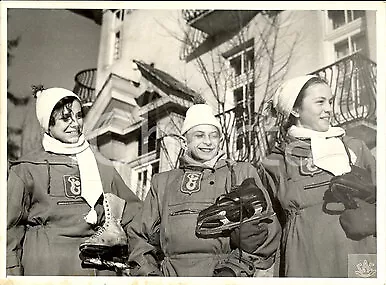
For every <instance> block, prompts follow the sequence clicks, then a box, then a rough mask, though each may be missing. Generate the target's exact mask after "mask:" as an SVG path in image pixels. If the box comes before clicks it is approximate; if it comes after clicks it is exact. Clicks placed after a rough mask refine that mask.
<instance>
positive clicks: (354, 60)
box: [217, 53, 377, 164]
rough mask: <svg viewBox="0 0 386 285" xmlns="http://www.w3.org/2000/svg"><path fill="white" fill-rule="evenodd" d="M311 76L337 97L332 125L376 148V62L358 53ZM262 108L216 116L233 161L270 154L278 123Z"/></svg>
mask: <svg viewBox="0 0 386 285" xmlns="http://www.w3.org/2000/svg"><path fill="white" fill-rule="evenodd" d="M312 74H316V75H318V76H320V77H322V78H325V79H327V81H328V82H329V84H330V86H331V88H332V91H333V94H334V95H335V100H334V104H333V119H332V125H334V126H341V127H343V128H345V129H346V133H347V135H349V136H352V137H357V138H360V139H362V140H363V141H364V142H365V143H366V144H367V145H368V147H369V148H370V149H372V148H374V147H375V145H376V140H375V134H376V120H377V117H376V103H377V102H376V63H374V62H373V61H371V60H370V59H368V58H366V57H365V56H363V55H361V54H360V53H356V54H352V55H350V56H348V57H345V58H343V59H341V60H339V61H337V62H335V63H334V64H331V65H329V66H326V67H323V68H321V69H319V70H317V71H315V72H313V73H312ZM261 108H262V106H260V109H259V111H258V112H257V113H253V114H251V115H248V112H240V110H238V107H236V108H233V109H231V110H229V111H226V112H224V113H221V114H219V115H217V117H218V118H219V119H220V121H221V122H222V125H226V128H225V137H226V138H227V140H228V141H227V142H225V143H226V144H227V146H228V147H225V148H224V149H225V150H226V152H227V153H228V154H229V155H230V157H231V158H232V159H234V160H237V161H249V162H251V163H253V164H257V163H258V161H259V160H260V159H261V158H263V157H265V156H266V155H267V154H268V153H269V152H270V148H271V146H272V145H271V143H272V142H273V140H272V139H273V138H274V137H275V135H276V131H275V130H276V129H277V128H272V126H274V125H276V123H277V122H276V121H275V119H274V118H267V117H264V116H265V115H264V114H263V113H264V112H263V111H262V109H261ZM242 111H243V110H242ZM240 114H241V115H240ZM245 114H247V115H245ZM270 130H272V131H270Z"/></svg>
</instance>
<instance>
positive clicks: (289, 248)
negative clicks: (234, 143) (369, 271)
mask: <svg viewBox="0 0 386 285" xmlns="http://www.w3.org/2000/svg"><path fill="white" fill-rule="evenodd" d="M332 104H333V95H332V91H331V88H330V86H329V85H328V83H327V82H326V81H325V80H324V79H322V78H320V77H318V76H314V75H305V76H299V77H295V78H292V79H289V80H287V81H286V82H284V83H283V84H282V86H281V87H280V88H279V89H278V90H277V92H276V93H275V95H274V98H273V106H274V108H275V109H276V111H277V113H278V117H279V118H281V121H280V124H281V129H280V135H279V139H278V141H277V143H276V145H275V147H274V148H273V150H272V153H271V154H270V155H269V156H268V157H267V158H266V159H265V160H264V162H263V164H264V166H265V169H266V170H267V171H268V173H269V174H270V175H271V177H272V178H273V180H274V181H276V184H277V187H276V188H275V189H276V191H277V192H276V193H275V194H274V197H275V200H276V199H277V200H278V201H279V204H280V205H281V206H282V208H283V210H284V212H285V214H286V215H285V220H284V221H283V223H285V226H284V229H283V239H282V243H283V253H282V254H281V256H282V259H283V262H282V264H284V268H283V272H284V273H283V275H284V276H287V277H350V276H349V275H350V274H352V272H355V270H357V268H356V265H358V263H355V262H352V263H350V262H349V260H350V259H351V258H353V259H352V260H356V259H355V258H358V254H368V256H372V257H370V258H372V259H371V261H373V260H374V258H375V253H376V238H375V236H374V235H375V227H374V226H373V225H375V205H374V204H369V203H367V202H365V201H357V203H358V205H359V209H358V210H359V211H362V212H361V213H362V214H363V215H361V214H358V212H357V211H358V210H350V209H346V210H345V208H344V206H343V204H340V203H332V204H330V203H327V202H328V201H330V200H328V199H329V198H328V195H327V194H328V193H330V192H329V185H330V180H331V178H333V177H337V176H340V175H342V174H345V173H348V172H350V171H351V170H352V167H353V166H352V165H354V164H355V165H356V166H360V167H362V168H365V169H366V170H367V171H368V173H369V176H370V175H371V177H372V180H373V183H375V169H376V168H375V165H376V163H375V158H374V157H373V156H372V154H371V152H370V151H369V149H368V147H367V146H366V144H365V143H364V142H363V141H361V140H359V139H356V138H352V137H348V136H346V134H345V130H344V129H342V128H340V127H332V126H331V117H332V115H333V108H332ZM374 194H375V193H374ZM335 202H339V201H338V200H336V201H335ZM352 211H354V212H355V213H352ZM354 216H355V218H354ZM359 216H360V217H361V218H358V217H359ZM355 219H356V222H355ZM350 223H351V225H350ZM358 223H359V224H364V225H366V224H368V225H369V226H366V227H363V231H362V233H358V232H356V234H354V233H353V232H354V231H356V229H357V228H359V227H358ZM354 224H355V225H354ZM369 262H370V260H369ZM350 266H351V267H350Z"/></svg>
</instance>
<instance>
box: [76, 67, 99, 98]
mask: <svg viewBox="0 0 386 285" xmlns="http://www.w3.org/2000/svg"><path fill="white" fill-rule="evenodd" d="M96 71H97V70H96V68H91V69H86V70H82V71H80V72H78V73H77V74H76V75H75V86H74V89H73V92H74V93H75V94H77V95H78V96H79V97H80V99H81V100H82V103H83V104H90V103H92V102H93V100H94V99H95V81H96Z"/></svg>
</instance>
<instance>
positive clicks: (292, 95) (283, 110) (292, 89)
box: [272, 75, 317, 120]
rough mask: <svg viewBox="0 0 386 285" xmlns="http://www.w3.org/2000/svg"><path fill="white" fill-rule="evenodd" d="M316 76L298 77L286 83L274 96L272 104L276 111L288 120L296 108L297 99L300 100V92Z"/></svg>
mask: <svg viewBox="0 0 386 285" xmlns="http://www.w3.org/2000/svg"><path fill="white" fill-rule="evenodd" d="M314 77H317V76H315V75H304V76H298V77H295V78H292V79H289V80H287V81H285V82H284V83H283V84H282V85H281V86H280V87H279V88H278V90H277V91H276V92H275V94H274V95H273V99H272V103H273V107H274V108H275V109H276V111H277V112H278V113H280V114H282V115H283V116H284V120H287V119H288V117H289V115H290V114H291V111H292V109H293V107H294V104H295V101H296V98H298V95H299V92H300V90H302V88H303V86H304V85H305V84H306V83H307V81H308V80H310V79H311V78H314Z"/></svg>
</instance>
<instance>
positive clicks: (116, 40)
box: [113, 31, 121, 60]
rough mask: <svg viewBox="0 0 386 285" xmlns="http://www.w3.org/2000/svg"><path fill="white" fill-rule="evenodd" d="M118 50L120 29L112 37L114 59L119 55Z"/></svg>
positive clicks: (119, 49) (119, 47)
mask: <svg viewBox="0 0 386 285" xmlns="http://www.w3.org/2000/svg"><path fill="white" fill-rule="evenodd" d="M120 51H121V31H118V32H116V33H115V38H114V55H113V58H114V60H116V59H118V58H119V57H120Z"/></svg>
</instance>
